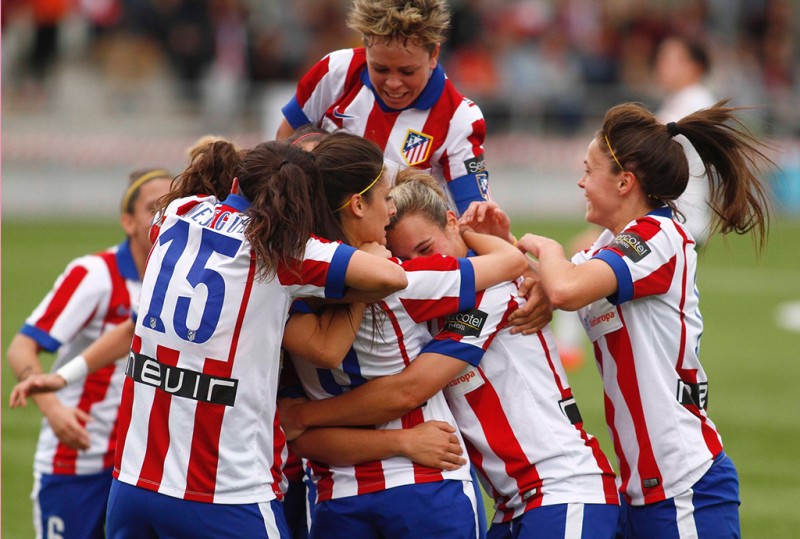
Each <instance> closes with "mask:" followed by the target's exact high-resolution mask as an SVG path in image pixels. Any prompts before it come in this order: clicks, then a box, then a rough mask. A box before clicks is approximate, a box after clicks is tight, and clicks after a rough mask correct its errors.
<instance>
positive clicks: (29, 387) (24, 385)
mask: <svg viewBox="0 0 800 539" xmlns="http://www.w3.org/2000/svg"><path fill="white" fill-rule="evenodd" d="M65 385H67V381H66V380H64V379H63V378H62V377H61V376H59V375H58V374H54V373H48V374H32V375H30V376H28V377H27V378H25V379H24V380H23V381H21V382H19V383H18V384H17V385H16V386H14V389H12V390H11V397H10V398H9V403H8V404H9V406H10V407H11V408H19V407H22V406H25V405H27V404H28V401H27V397H28V396H29V395H35V394H37V393H49V392H53V391H58V390H59V389H61V388H62V387H64V386H65Z"/></svg>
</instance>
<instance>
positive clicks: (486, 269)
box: [462, 230, 528, 290]
mask: <svg viewBox="0 0 800 539" xmlns="http://www.w3.org/2000/svg"><path fill="white" fill-rule="evenodd" d="M462 236H463V238H464V242H465V243H466V244H467V246H468V247H469V248H470V249H472V250H473V251H475V252H476V253H477V254H478V255H479V256H475V257H472V258H470V262H471V263H472V267H473V269H474V271H475V289H476V290H485V289H487V288H489V287H490V286H494V285H496V284H498V283H502V282H504V281H511V280H514V279H516V278H517V277H519V276H520V274H522V272H523V271H525V269H526V268H527V267H528V262H527V261H526V260H525V256H524V255H522V256H519V255H520V254H521V253H520V252H519V250H518V249H516V248H515V247H514V246H513V245H511V244H510V243H508V242H507V241H505V240H501V239H500V238H496V237H494V236H489V235H487V234H478V233H476V232H473V231H471V230H465V231H464V232H463V233H462Z"/></svg>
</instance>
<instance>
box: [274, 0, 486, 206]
mask: <svg viewBox="0 0 800 539" xmlns="http://www.w3.org/2000/svg"><path fill="white" fill-rule="evenodd" d="M449 25H450V13H449V11H448V8H447V3H446V2H445V0H412V1H408V0H378V1H376V0H355V1H354V2H353V4H352V7H351V10H350V14H349V18H348V26H349V27H350V28H351V29H353V30H355V31H356V32H358V33H359V34H361V36H362V37H363V42H364V47H363V48H357V49H347V50H339V51H335V52H332V53H330V54H328V55H327V56H326V57H325V58H323V59H322V60H320V62H319V63H317V65H315V66H314V67H312V68H311V70H309V72H308V73H307V74H306V75H305V76H304V77H303V78H302V79H301V80H300V82H299V84H298V86H297V93H296V94H295V96H294V98H293V99H292V100H291V101H290V102H289V103H288V104H287V105H286V106H285V107H284V108H283V114H284V117H285V118H284V120H283V122H282V123H281V125H280V127H279V128H278V132H277V135H276V138H278V139H284V138H286V137H288V136H289V135H290V134H291V133H292V131H293V130H295V129H298V128H299V127H301V126H303V125H306V124H314V125H317V126H319V127H322V128H324V129H325V130H327V131H334V130H336V129H344V130H345V131H348V132H350V133H353V134H356V135H361V136H363V137H365V138H367V139H369V140H371V141H373V142H375V143H376V144H377V145H378V146H379V147H380V148H382V149H383V152H384V154H385V156H386V159H387V160H389V161H392V162H394V163H398V164H400V165H401V166H403V167H404V168H405V167H415V168H418V169H423V170H428V171H430V172H431V174H433V175H434V176H435V177H436V178H438V179H439V181H441V182H442V186H443V188H444V186H445V185H446V188H445V189H446V191H447V192H448V193H449V196H450V197H451V201H452V202H453V205H452V206H453V208H457V211H458V212H462V211H464V210H465V209H466V208H467V206H469V203H470V202H472V201H476V200H478V201H479V200H485V199H487V198H489V188H488V178H489V177H488V173H487V172H486V169H485V166H484V158H483V140H484V137H485V135H486V124H485V122H484V119H483V115H482V114H481V111H480V109H479V108H478V106H477V105H476V104H475V103H473V102H472V101H470V100H469V99H467V98H465V97H464V96H462V95H461V94H460V93H459V92H458V90H456V88H455V86H453V83H452V82H451V81H450V80H449V79H448V78H447V77H446V76H445V74H444V71H443V70H442V68H441V66H440V65H439V53H440V50H441V44H442V42H443V41H444V39H445V32H446V31H447V29H448V27H449Z"/></svg>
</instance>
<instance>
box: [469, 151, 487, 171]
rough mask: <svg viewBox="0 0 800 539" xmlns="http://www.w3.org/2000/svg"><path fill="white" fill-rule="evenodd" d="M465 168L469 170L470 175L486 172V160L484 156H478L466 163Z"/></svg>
mask: <svg viewBox="0 0 800 539" xmlns="http://www.w3.org/2000/svg"><path fill="white" fill-rule="evenodd" d="M464 166H465V167H466V168H467V172H468V173H470V174H476V173H478V172H483V171H484V170H486V160H485V159H484V157H483V155H476V156H475V157H473V158H472V159H467V160H466V161H464Z"/></svg>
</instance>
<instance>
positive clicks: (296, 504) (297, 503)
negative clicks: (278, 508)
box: [282, 479, 313, 539]
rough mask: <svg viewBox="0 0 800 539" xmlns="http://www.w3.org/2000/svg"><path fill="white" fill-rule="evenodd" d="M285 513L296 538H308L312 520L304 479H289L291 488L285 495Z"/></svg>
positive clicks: (287, 522)
mask: <svg viewBox="0 0 800 539" xmlns="http://www.w3.org/2000/svg"><path fill="white" fill-rule="evenodd" d="M312 502H313V500H312ZM282 504H283V514H284V515H285V516H286V524H287V525H288V526H289V531H290V532H291V533H292V537H293V538H294V539H307V537H308V527H309V525H310V521H309V518H308V515H309V513H308V508H309V504H308V493H307V491H306V483H305V481H303V480H302V479H300V480H298V481H289V488H288V489H287V491H286V495H285V496H284V497H283V502H282Z"/></svg>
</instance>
